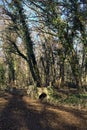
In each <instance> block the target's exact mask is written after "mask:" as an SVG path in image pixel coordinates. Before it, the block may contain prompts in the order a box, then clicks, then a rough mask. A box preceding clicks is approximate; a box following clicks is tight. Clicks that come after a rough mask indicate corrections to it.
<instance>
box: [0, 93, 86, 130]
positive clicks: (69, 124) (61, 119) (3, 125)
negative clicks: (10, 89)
mask: <svg viewBox="0 0 87 130" xmlns="http://www.w3.org/2000/svg"><path fill="white" fill-rule="evenodd" d="M0 130H87V111H80V110H76V109H72V108H68V107H63V106H57V107H55V106H51V105H48V104H42V103H40V102H39V101H36V100H31V99H29V98H28V97H23V98H21V97H19V96H15V95H13V96H12V95H8V94H7V95H5V96H3V97H0Z"/></svg>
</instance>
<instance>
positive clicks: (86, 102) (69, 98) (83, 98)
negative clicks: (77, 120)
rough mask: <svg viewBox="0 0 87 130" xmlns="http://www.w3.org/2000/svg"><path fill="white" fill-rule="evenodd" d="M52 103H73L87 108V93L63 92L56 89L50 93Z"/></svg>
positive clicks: (72, 104)
mask: <svg viewBox="0 0 87 130" xmlns="http://www.w3.org/2000/svg"><path fill="white" fill-rule="evenodd" d="M50 103H53V104H62V105H71V106H75V107H78V106H81V108H87V93H84V94H79V93H77V94H76V93H75V94H74V93H68V94H65V93H61V92H57V91H55V90H54V92H52V93H50Z"/></svg>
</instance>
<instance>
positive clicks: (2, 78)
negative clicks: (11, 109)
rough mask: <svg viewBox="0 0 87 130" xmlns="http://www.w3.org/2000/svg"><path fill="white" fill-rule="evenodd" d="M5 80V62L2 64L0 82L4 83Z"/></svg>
mask: <svg viewBox="0 0 87 130" xmlns="http://www.w3.org/2000/svg"><path fill="white" fill-rule="evenodd" d="M4 82H5V69H4V67H3V64H0V84H4Z"/></svg>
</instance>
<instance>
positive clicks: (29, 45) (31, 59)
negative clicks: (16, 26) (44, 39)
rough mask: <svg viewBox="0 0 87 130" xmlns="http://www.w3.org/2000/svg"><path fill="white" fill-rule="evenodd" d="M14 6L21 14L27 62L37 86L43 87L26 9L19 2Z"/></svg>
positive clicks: (20, 19) (15, 2)
mask: <svg viewBox="0 0 87 130" xmlns="http://www.w3.org/2000/svg"><path fill="white" fill-rule="evenodd" d="M14 5H15V7H16V8H17V10H18V13H19V21H20V28H21V31H22V38H23V41H24V43H25V48H26V50H27V62H28V65H29V69H30V71H31V74H32V77H33V79H34V82H35V83H36V86H41V78H40V75H39V69H38V66H37V62H36V59H35V54H34V51H33V42H32V40H31V37H30V32H29V28H28V25H27V23H26V16H25V15H24V9H23V8H22V3H21V2H19V1H14Z"/></svg>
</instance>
